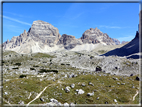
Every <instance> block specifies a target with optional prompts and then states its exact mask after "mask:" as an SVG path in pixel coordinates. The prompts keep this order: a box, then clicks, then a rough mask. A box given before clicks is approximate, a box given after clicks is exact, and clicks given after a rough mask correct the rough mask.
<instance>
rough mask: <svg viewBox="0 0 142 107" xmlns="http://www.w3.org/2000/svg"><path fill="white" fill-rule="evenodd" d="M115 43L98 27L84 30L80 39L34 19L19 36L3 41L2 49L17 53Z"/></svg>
mask: <svg viewBox="0 0 142 107" xmlns="http://www.w3.org/2000/svg"><path fill="white" fill-rule="evenodd" d="M98 43H101V44H103V45H115V44H116V43H115V42H114V41H113V39H112V38H110V37H109V36H108V35H107V34H106V33H102V32H101V31H100V30H99V29H98V28H95V29H93V28H90V29H89V30H86V31H85V32H84V33H83V35H82V37H81V38H80V39H76V38H75V37H74V36H71V35H67V34H63V35H62V36H61V35H60V34H59V30H58V29H57V28H56V27H54V26H53V25H51V24H49V23H47V22H44V21H41V20H37V21H34V22H33V24H32V26H31V28H30V29H29V31H28V32H26V30H24V32H23V33H22V34H20V35H19V36H14V37H13V38H12V39H11V40H10V41H9V40H7V41H6V42H4V43H3V49H4V50H12V51H16V52H18V53H35V52H52V51H55V50H71V49H73V48H75V47H76V46H77V45H83V44H98Z"/></svg>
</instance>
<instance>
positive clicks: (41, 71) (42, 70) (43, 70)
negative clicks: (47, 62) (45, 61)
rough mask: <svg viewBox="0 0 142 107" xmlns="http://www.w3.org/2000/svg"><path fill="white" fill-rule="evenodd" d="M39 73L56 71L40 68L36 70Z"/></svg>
mask: <svg viewBox="0 0 142 107" xmlns="http://www.w3.org/2000/svg"><path fill="white" fill-rule="evenodd" d="M38 72H39V73H44V72H45V73H47V72H55V73H58V71H57V70H46V69H40V71H38Z"/></svg>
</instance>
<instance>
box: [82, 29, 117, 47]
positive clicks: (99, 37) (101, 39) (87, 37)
mask: <svg viewBox="0 0 142 107" xmlns="http://www.w3.org/2000/svg"><path fill="white" fill-rule="evenodd" d="M81 40H82V42H83V43H89V44H90V43H93V44H96V43H103V44H106V45H115V42H114V41H113V40H112V38H110V37H109V36H108V35H107V34H106V33H103V32H101V31H100V30H99V29H98V28H95V29H94V28H90V29H88V30H86V31H85V32H84V33H83V35H82V37H81Z"/></svg>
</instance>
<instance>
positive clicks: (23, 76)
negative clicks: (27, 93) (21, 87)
mask: <svg viewBox="0 0 142 107" xmlns="http://www.w3.org/2000/svg"><path fill="white" fill-rule="evenodd" d="M25 77H27V75H20V76H19V78H25Z"/></svg>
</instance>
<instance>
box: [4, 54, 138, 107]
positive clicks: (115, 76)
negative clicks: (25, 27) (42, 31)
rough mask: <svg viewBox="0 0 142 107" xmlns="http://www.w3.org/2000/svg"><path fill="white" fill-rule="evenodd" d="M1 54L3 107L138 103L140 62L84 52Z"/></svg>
mask: <svg viewBox="0 0 142 107" xmlns="http://www.w3.org/2000/svg"><path fill="white" fill-rule="evenodd" d="M3 55H4V57H3V58H4V60H3V62H2V64H3V98H4V103H5V104H9V105H11V104H20V105H27V106H28V105H30V104H43V105H52V106H53V105H64V106H69V105H70V106H75V104H139V88H140V87H139V81H140V78H139V66H140V59H126V57H118V56H108V57H105V56H98V55H96V53H91V52H90V53H88V52H87V51H81V52H73V51H72V52H71V51H56V52H51V53H48V54H45V53H33V54H18V53H16V52H12V51H6V52H4V53H3ZM15 90H16V91H15Z"/></svg>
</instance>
